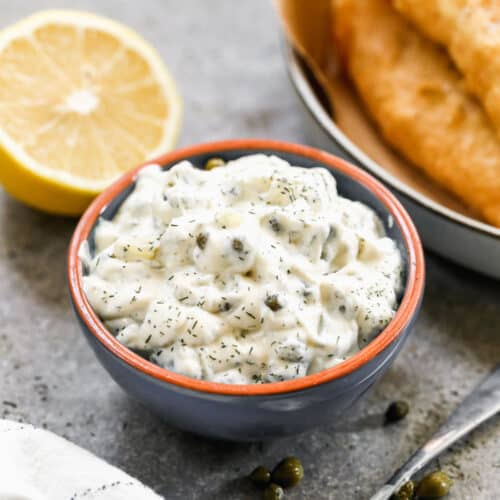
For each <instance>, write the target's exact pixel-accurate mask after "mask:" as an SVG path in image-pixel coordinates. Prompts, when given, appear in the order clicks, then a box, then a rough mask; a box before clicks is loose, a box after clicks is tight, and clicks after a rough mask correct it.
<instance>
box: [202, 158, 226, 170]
mask: <svg viewBox="0 0 500 500" xmlns="http://www.w3.org/2000/svg"><path fill="white" fill-rule="evenodd" d="M225 164H226V162H225V161H224V160H223V159H222V158H210V159H209V160H207V162H206V163H205V170H212V169H214V168H217V167H223V166H224V165H225Z"/></svg>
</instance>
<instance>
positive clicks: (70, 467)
mask: <svg viewBox="0 0 500 500" xmlns="http://www.w3.org/2000/svg"><path fill="white" fill-rule="evenodd" d="M80 499H82V500H104V499H105V500H125V499H126V500H161V497H160V496H158V495H156V494H155V493H153V491H151V490H150V489H149V488H147V487H146V486H144V485H143V484H141V483H140V482H139V481H137V480H136V479H134V478H132V477H130V476H129V475H127V474H125V473H124V472H123V471H121V470H119V469H117V468H116V467H113V466H111V465H109V464H107V463H106V462H105V461H104V460H101V459H100V458H97V457H96V456H94V455H92V454H91V453H89V452H88V451H85V450H83V449H82V448H79V447H78V446H76V445H74V444H73V443H70V442H69V441H67V440H66V439H63V438H61V437H59V436H56V435H55V434H52V433H51V432H48V431H45V430H42V429H37V428H35V427H33V426H31V425H28V424H20V423H17V422H13V421H10V420H1V419H0V500H80Z"/></svg>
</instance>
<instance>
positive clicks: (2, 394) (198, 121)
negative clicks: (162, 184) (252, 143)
mask: <svg viewBox="0 0 500 500" xmlns="http://www.w3.org/2000/svg"><path fill="white" fill-rule="evenodd" d="M53 6H67V7H79V8H84V9H88V10H92V11H97V12H101V13H103V14H107V15H110V16H113V17H115V18H117V19H120V20H122V21H124V22H125V23H127V24H129V25H131V26H132V27H133V28H135V29H137V30H138V31H139V32H141V33H142V34H143V35H144V36H145V37H146V38H148V39H149V40H151V42H153V43H154V44H155V45H156V46H157V47H158V49H159V50H160V52H161V54H162V56H163V57H164V58H165V60H166V61H167V63H168V64H169V66H170V67H171V69H172V72H173V74H174V76H175V78H176V80H177V81H178V83H179V87H180V90H181V92H182V94H183V96H184V103H185V120H184V125H183V131H182V137H181V143H182V144H189V143H193V142H200V141H207V140H211V139H222V138H228V137H237V136H262V137H269V138H277V139H285V140H291V141H297V142H304V140H305V138H304V136H303V132H302V126H301V116H300V110H299V108H298V106H297V105H296V103H295V97H294V95H293V90H292V89H291V87H290V85H289V82H288V80H287V76H286V72H285V69H284V66H283V63H282V58H281V54H280V49H279V33H278V28H277V24H276V20H275V17H274V13H273V12H272V9H271V7H270V5H269V3H268V2H267V1H266V0H257V1H256V0H239V1H238V2H232V1H230V0H210V1H207V0H186V1H180V0H168V1H167V0H142V1H140V2H128V1H125V0H122V1H121V0H106V1H98V0H78V1H70V0H65V1H58V2H57V3H56V2H53V1H50V0H43V1H42V0H39V1H36V0H16V1H15V2H7V1H6V0H3V1H2V2H1V9H0V23H1V25H2V26H3V25H7V24H9V23H11V22H12V21H14V20H16V19H18V18H20V17H22V16H24V15H26V14H29V13H30V12H32V11H34V10H36V9H39V8H44V7H53ZM74 225H75V221H73V220H67V219H61V218H55V217H50V216H46V215H43V214H40V213H37V212H35V211H32V210H30V209H28V208H26V207H24V206H22V205H20V204H18V203H17V202H16V201H14V200H12V199H10V198H9V197H8V196H7V195H5V194H4V193H3V192H0V416H4V417H9V418H14V419H21V420H24V421H29V422H32V423H34V424H36V425H40V426H44V427H47V428H48V429H50V430H52V431H54V432H56V433H58V434H61V435H63V436H66V437H68V438H69V439H71V440H73V441H74V442H76V443H77V444H79V445H81V446H84V447H86V448H87V449H89V450H90V451H92V452H94V453H96V454H97V455H99V456H100V457H102V458H104V459H106V460H108V461H110V462H111V463H113V464H115V465H117V466H119V467H122V468H123V469H125V470H126V471H127V472H129V473H131V474H133V475H135V476H137V477H138V478H139V479H141V480H142V481H144V482H145V483H146V484H148V485H149V486H151V487H152V488H154V489H155V490H156V491H157V492H158V493H160V494H162V495H164V496H165V497H166V498H168V499H198V498H199V499H214V500H215V499H250V498H258V495H257V494H256V492H255V491H254V490H252V489H251V488H250V487H249V486H248V484H247V483H246V482H245V481H244V480H242V479H241V478H242V476H244V475H245V473H247V472H248V471H249V470H251V469H252V468H253V467H254V466H256V465H257V464H260V463H265V464H268V465H272V464H273V463H275V462H276V461H277V460H278V459H279V458H281V457H282V456H284V455H288V454H296V455H298V456H299V457H300V458H301V459H302V460H303V463H304V466H305V469H306V477H305V479H304V481H303V483H302V485H301V486H300V487H299V488H297V489H296V490H294V491H292V492H290V494H289V495H288V496H287V498H290V499H299V498H304V499H315V500H321V499H339V500H349V499H365V498H367V497H368V496H369V495H370V493H372V492H373V491H374V490H375V489H376V488H377V486H378V485H380V484H381V482H382V481H383V480H384V479H385V478H386V477H387V476H388V475H389V474H390V473H391V472H392V471H393V470H394V469H395V468H396V467H397V466H398V465H399V464H401V462H402V461H403V460H404V459H405V458H406V457H408V455H409V454H410V453H411V452H412V451H413V450H414V449H415V448H416V447H418V446H419V445H420V444H422V443H423V442H424V441H425V439H426V438H427V437H429V436H430V434H431V433H432V432H433V431H434V429H436V427H437V426H438V425H439V423H440V422H441V421H443V419H445V418H446V416H447V415H448V414H449V412H450V411H451V410H452V409H453V407H454V406H455V404H456V403H457V402H458V401H459V400H460V399H461V398H462V397H463V396H464V395H465V394H466V393H467V392H468V391H469V390H470V389H471V388H472V387H473V385H474V384H475V383H476V382H477V381H478V380H479V379H480V378H481V376H483V375H484V374H485V373H486V372H487V371H488V370H489V369H490V368H491V367H492V366H493V365H494V364H495V363H496V362H498V361H499V360H500V283H498V282H493V281H491V280H488V279H486V278H482V277H480V276H478V275H476V274H473V273H471V272H468V271H465V270H463V269H461V268H458V267H455V266H453V265H451V264H449V263H447V262H445V261H443V260H441V259H439V258H437V257H434V256H432V255H428V256H427V270H428V287H427V292H426V296H425V301H424V304H423V310H422V314H421V316H420V319H419V321H418V323H417V326H416V329H415V332H414V334H413V336H412V337H411V340H410V341H409V343H408V344H407V346H406V348H405V349H404V352H403V353H402V354H401V356H400V357H399V359H398V360H397V362H396V363H395V365H394V367H393V368H392V369H391V370H390V372H389V373H388V374H387V376H386V377H385V378H384V379H383V380H382V381H381V383H380V384H379V385H378V386H377V387H376V388H375V389H374V390H373V391H372V392H371V393H370V394H369V395H368V396H367V397H366V398H365V399H363V400H362V401H361V402H360V403H359V404H357V405H356V406H355V407H354V408H353V409H352V411H350V412H349V414H348V415H346V416H345V418H342V419H341V420H339V421H338V422H332V426H331V427H329V428H325V429H321V430H317V431H315V432H312V433H310V434H307V435H303V436H300V437H297V438H293V439H288V440H286V441H280V442H275V443H267V444H265V445H263V444H252V445H236V444H227V443H217V442H211V441H208V440H204V439H200V438H198V437H194V436H192V435H187V434H185V433H182V432H180V431H178V430H176V429H173V428H171V427H168V426H167V425H165V424H163V423H162V422H161V421H160V420H159V419H158V418H156V417H155V416H154V415H152V414H151V413H150V412H148V411H147V410H145V409H143V408H141V406H139V405H138V404H137V403H135V402H133V401H131V400H129V399H128V398H127V397H126V396H125V394H124V393H123V392H122V391H121V390H120V389H119V388H118V387H117V386H116V385H115V384H114V383H113V382H112V381H111V380H110V378H109V377H108V376H107V374H106V373H105V372H104V370H103V369H102V368H101V367H100V365H99V364H98V363H97V361H96V359H95V358H94V356H93V354H92V353H91V351H90V349H89V347H88V346H87V344H86V343H85V340H84V339H83V337H82V335H81V333H80V331H79V329H78V326H77V324H76V321H75V320H74V318H73V313H72V311H71V309H70V306H69V303H68V298H67V292H66V282H65V263H66V247H67V245H68V241H69V238H70V235H71V232H72V230H73V228H74ZM395 398H402V399H405V400H407V401H408V402H409V403H410V405H411V413H410V415H409V417H408V418H407V419H406V420H405V421H403V422H401V423H399V424H397V425H394V426H391V427H384V426H382V414H383V412H384V410H385V408H386V406H387V404H388V403H389V402H390V401H392V400H394V399H395ZM434 465H436V464H434ZM441 466H442V467H443V468H444V469H445V470H446V471H448V472H449V473H450V475H451V476H452V477H453V478H454V479H455V485H454V487H453V491H452V494H451V495H450V499H453V500H455V499H464V500H470V499H474V500H475V499H491V500H493V499H495V498H500V485H499V482H500V420H499V419H498V418H497V419H494V420H493V421H491V422H490V423H489V424H487V425H485V426H484V427H482V428H481V429H480V430H478V431H477V432H475V433H474V434H473V435H472V436H471V437H470V438H468V439H466V440H465V441H464V442H462V443H461V444H459V445H457V446H456V447H454V448H453V449H452V450H450V451H449V452H448V453H446V454H445V455H443V457H442V458H441ZM75 473H76V474H77V473H78V471H75ZM0 480H1V471H0Z"/></svg>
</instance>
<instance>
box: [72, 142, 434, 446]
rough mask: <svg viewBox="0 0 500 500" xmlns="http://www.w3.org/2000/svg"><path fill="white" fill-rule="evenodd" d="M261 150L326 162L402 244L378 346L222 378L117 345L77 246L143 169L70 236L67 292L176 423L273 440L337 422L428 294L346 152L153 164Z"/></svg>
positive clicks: (197, 154) (117, 369) (249, 147)
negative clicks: (89, 291)
mask: <svg viewBox="0 0 500 500" xmlns="http://www.w3.org/2000/svg"><path fill="white" fill-rule="evenodd" d="M256 153H264V154H273V155H276V156H279V157H280V158H283V159H284V160H287V161H288V162H290V163H291V164H292V165H299V166H303V167H312V166H323V167H326V168H328V169H329V170H330V171H331V172H332V174H334V176H335V178H336V180H337V185H338V191H339V193H340V194H341V195H343V196H345V197H347V198H350V199H353V200H358V201H361V202H363V203H365V204H366V205H368V206H370V207H371V208H372V209H373V210H374V211H375V212H376V213H377V214H378V215H379V216H380V218H381V220H382V221H383V223H384V225H385V229H386V231H387V234H388V235H389V236H390V237H391V238H393V239H394V240H395V241H396V242H397V244H398V246H399V249H400V251H401V254H402V256H403V260H404V267H405V273H406V278H405V280H406V283H405V287H404V291H403V294H402V297H401V301H400V305H399V307H398V310H397V312H396V314H395V316H394V318H393V319H392V321H391V322H390V323H389V324H388V325H387V327H386V328H385V329H384V330H383V331H382V332H380V333H379V335H377V337H375V338H374V339H373V340H372V342H370V343H369V344H368V345H367V346H365V347H364V348H363V349H361V350H360V351H359V352H358V353H356V354H355V355H354V356H352V357H351V358H349V359H347V360H346V361H344V362H343V363H341V364H339V365H337V366H334V367H332V368H329V369H327V370H323V371H321V372H318V373H314V374H312V375H308V376H306V377H302V378H298V379H294V380H288V381H285V382H275V383H268V384H250V385H230V384H217V383H214V382H208V381H203V380H196V379H193V378H189V377H186V376H183V375H180V374H178V373H174V372H171V371H168V370H166V369H164V368H161V367H159V366H157V365H155V364H153V363H151V362H149V361H147V360H146V359H144V358H142V357H141V356H139V355H138V354H135V353H134V352H132V351H131V350H129V349H128V348H127V347H125V346H124V345H122V344H120V342H118V341H117V340H116V339H115V337H114V336H113V335H112V334H111V333H110V332H109V331H108V330H107V329H106V328H105V326H104V325H103V323H102V322H101V321H100V319H99V318H98V317H97V315H96V313H95V312H94V311H93V309H92V307H91V306H90V304H89V302H88V300H87V298H86V296H85V293H84V291H83V287H82V276H83V269H82V263H81V261H80V259H79V257H78V252H79V249H80V246H81V244H82V242H84V241H88V242H89V244H90V248H91V250H92V248H93V230H94V228H95V225H96V223H97V222H98V220H99V218H100V217H103V218H105V219H111V218H112V217H113V216H114V215H115V213H116V212H117V210H118V209H119V207H120V205H121V204H122V203H123V201H124V200H125V199H126V198H127V196H129V194H130V193H131V192H132V190H133V189H134V182H135V178H136V174H137V172H138V171H139V170H140V168H141V167H138V168H136V169H135V170H132V171H130V172H128V173H126V174H124V175H123V176H122V177H121V178H120V179H118V180H117V181H116V182H115V183H114V184H113V185H111V186H110V187H109V188H108V189H106V190H105V191H104V192H103V193H102V194H101V195H100V196H98V197H97V198H96V199H95V201H94V202H93V203H92V204H91V205H90V207H89V208H88V209H87V211H86V212H85V213H84V215H83V216H82V218H81V220H80V222H79V223H78V226H77V228H76V230H75V232H74V234H73V238H72V240H71V244H70V247H69V255H68V281H69V290H70V296H71V301H72V303H73V307H74V310H75V312H76V315H77V318H78V321H79V322H80V325H81V327H82V330H83V332H84V334H85V336H86V338H87V340H88V341H89V343H90V345H91V346H92V348H93V349H94V352H95V354H96V355H97V358H98V359H99V361H100V362H101V363H102V365H103V366H104V367H105V368H106V370H107V371H108V372H109V373H110V375H111V376H112V377H113V378H114V379H115V381H116V382H117V383H118V384H119V385H120V386H121V387H122V388H123V389H124V390H125V391H126V392H127V393H128V394H129V395H130V396H132V397H133V398H135V399H137V400H139V401H141V402H142V403H144V405H146V406H147V407H148V408H150V409H151V410H152V411H154V412H155V413H157V414H158V415H160V416H161V417H162V418H163V419H164V420H166V421H167V422H169V423H171V424H172V425H175V426H177V427H179V428H182V429H184V430H186V431H189V432H193V433H196V434H200V435H204V436H208V437H212V438H220V439H225V440H232V441H255V440H264V439H268V438H276V437H280V436H285V435H291V434H297V433H300V432H303V431H306V430H308V429H311V428H313V427H316V426H320V425H325V424H331V423H332V422H334V421H335V417H336V416H338V415H339V414H341V413H342V412H344V411H345V410H346V409H347V408H348V407H349V406H350V405H352V404H353V403H354V401H356V400H357V399H358V398H359V397H360V396H361V395H362V394H363V393H364V392H366V390H367V389H368V388H369V387H370V386H371V385H372V384H373V383H374V382H375V381H376V380H377V379H378V378H379V377H380V376H381V375H382V374H383V373H384V372H385V371H386V370H387V368H388V367H389V366H390V365H391V363H392V362H393V361H394V359H395V357H396V355H397V354H398V352H399V350H400V349H401V347H402V345H403V343H404V341H405V340H406V338H407V337H408V335H409V333H410V331H411V329H412V327H413V324H414V322H415V320H416V317H417V315H418V312H419V309H420V304H421V300H422V295H423V290H424V275H425V266H424V256H423V252H422V246H421V244H420V239H419V237H418V234H417V231H416V229H415V226H414V225H413V223H412V221H411V219H410V217H409V215H408V214H407V212H406V211H405V209H404V208H403V207H402V206H401V204H400V203H399V202H398V201H397V200H396V198H395V197H394V196H393V195H392V194H391V193H390V192H389V191H388V190H387V189H386V188H385V187H384V186H382V184H380V183H379V182H378V181H376V180H375V179H374V178H373V177H371V176H370V175H369V174H367V173H365V172H363V171H362V170H360V169H359V168H357V167H355V166H353V165H351V164H349V163H347V162H345V161H344V160H341V159H340V158H337V157H335V156H332V155H330V154H328V153H325V152H323V151H320V150H317V149H313V148H310V147H306V146H301V145H297V144H290V143H285V142H276V141H269V140H259V139H246V140H231V141H222V142H213V143H208V144H202V145H196V146H190V147H187V148H184V149H180V150H177V151H174V152H172V153H169V154H167V155H164V156H162V157H160V158H157V159H156V160H152V161H151V162H148V163H158V164H160V165H162V166H163V167H164V168H169V167H171V166H172V165H174V164H176V163H178V162H179V161H181V160H189V161H191V162H192V163H193V164H194V165H195V166H197V167H202V166H203V165H204V163H205V162H206V160H207V159H208V158H211V157H221V158H223V159H225V160H231V159H236V158H239V157H241V156H245V155H249V154H256Z"/></svg>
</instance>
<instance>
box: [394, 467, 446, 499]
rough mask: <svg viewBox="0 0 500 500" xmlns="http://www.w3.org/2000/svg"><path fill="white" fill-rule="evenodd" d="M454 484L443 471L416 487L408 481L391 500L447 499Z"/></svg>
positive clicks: (432, 475) (420, 482)
mask: <svg viewBox="0 0 500 500" xmlns="http://www.w3.org/2000/svg"><path fill="white" fill-rule="evenodd" d="M452 484H453V481H452V480H451V479H450V477H449V476H448V474H446V472H443V471H441V470H438V471H434V472H431V473H430V474H427V475H426V476H424V477H423V478H422V479H421V480H420V481H419V482H418V484H417V485H416V486H415V482H414V481H408V482H406V483H405V484H403V486H401V488H400V489H399V491H397V492H396V493H394V495H392V497H391V500H413V499H418V500H435V499H439V498H443V497H445V496H446V495H447V494H448V492H449V491H450V488H451V486H452Z"/></svg>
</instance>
